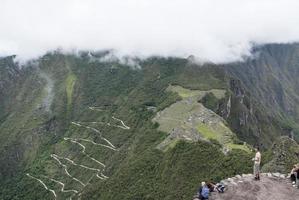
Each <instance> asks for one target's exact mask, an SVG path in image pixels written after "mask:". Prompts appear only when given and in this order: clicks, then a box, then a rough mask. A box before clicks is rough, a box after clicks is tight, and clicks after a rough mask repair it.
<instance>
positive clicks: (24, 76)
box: [0, 44, 299, 200]
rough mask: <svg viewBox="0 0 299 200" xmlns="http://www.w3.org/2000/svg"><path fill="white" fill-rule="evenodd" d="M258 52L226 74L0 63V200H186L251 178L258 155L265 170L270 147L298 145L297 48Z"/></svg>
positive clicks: (136, 65)
mask: <svg viewBox="0 0 299 200" xmlns="http://www.w3.org/2000/svg"><path fill="white" fill-rule="evenodd" d="M255 51H256V53H255V54H256V55H257V56H256V57H254V58H249V59H248V60H246V61H245V62H242V63H231V64H226V65H215V64H212V63H207V64H204V65H199V64H196V63H195V62H194V61H193V60H192V59H190V58H189V59H181V58H162V57H152V58H148V59H145V60H141V59H132V58H127V60H125V61H123V60H122V61H119V60H118V59H117V58H114V59H106V58H107V55H108V54H109V52H108V51H107V52H100V53H90V52H81V53H79V54H78V55H72V54H62V53H60V52H58V51H57V52H52V53H48V54H46V55H44V56H43V57H41V58H39V59H36V60H32V61H30V62H28V63H26V64H19V63H17V62H15V61H14V57H6V58H1V60H0V72H1V73H0V95H1V96H0V100H1V101H0V185H1V187H0V195H1V196H0V198H1V199H70V198H71V199H80V198H81V199H102V200H104V199H107V200H108V199H109V200H111V199H123V200H125V199H127V200H134V199H135V200H139V199H140V200H141V199H190V198H191V197H192V196H193V194H194V193H195V192H196V189H197V187H198V185H199V183H200V182H201V181H203V180H206V181H207V180H213V181H219V180H221V179H223V178H226V177H231V176H234V175H235V174H241V173H248V172H250V171H251V168H252V167H251V164H252V163H251V158H252V156H253V153H252V152H251V150H252V148H253V147H254V146H257V145H259V146H261V147H262V149H263V151H267V150H269V151H268V152H267V158H266V159H265V163H266V162H268V161H269V162H270V161H271V163H272V164H271V165H273V162H275V157H277V155H273V154H272V153H271V152H270V150H271V148H274V147H272V143H273V141H274V140H276V139H278V138H279V137H280V136H282V135H286V136H294V138H295V139H298V138H299V134H298V129H297V127H298V124H299V121H298V116H299V115H298V113H299V111H298V106H297V103H298V99H299V98H298V94H299V90H298V88H299V85H298V84H299V82H298V80H297V77H298V76H297V75H298V72H299V71H298V70H299V68H298V65H299V64H298V61H299V46H298V45H297V44H294V45H267V46H263V47H258V48H257V49H256V50H255ZM273 107H275V109H273ZM276 108H277V109H276ZM295 143H296V142H295ZM292 156H295V157H296V156H298V155H295V154H294V155H292ZM289 164H290V163H288V165H289ZM268 165H269V164H268ZM286 169H287V167H286V168H283V169H282V170H286Z"/></svg>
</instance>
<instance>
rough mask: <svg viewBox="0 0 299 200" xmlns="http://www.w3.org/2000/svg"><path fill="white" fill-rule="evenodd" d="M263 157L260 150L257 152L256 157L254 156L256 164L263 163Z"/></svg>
mask: <svg viewBox="0 0 299 200" xmlns="http://www.w3.org/2000/svg"><path fill="white" fill-rule="evenodd" d="M261 158H262V156H261V153H260V152H259V151H258V152H256V154H255V158H254V163H255V164H261Z"/></svg>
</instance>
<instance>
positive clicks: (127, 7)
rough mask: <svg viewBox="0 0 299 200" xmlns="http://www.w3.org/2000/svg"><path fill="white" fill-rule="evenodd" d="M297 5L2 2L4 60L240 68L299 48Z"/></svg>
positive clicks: (187, 0) (267, 0) (210, 0)
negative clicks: (147, 60) (257, 56)
mask: <svg viewBox="0 0 299 200" xmlns="http://www.w3.org/2000/svg"><path fill="white" fill-rule="evenodd" d="M298 8H299V1H297V0H42V1H40V0H0V55H9V54H17V55H18V56H19V57H20V58H25V59H27V58H33V57H36V56H40V55H42V54H44V53H45V52H46V51H49V50H53V49H56V48H58V47H59V48H63V49H66V50H70V49H82V50H103V49H114V50H115V51H117V52H118V55H134V56H140V57H147V56H152V55H160V56H179V57H187V56H189V55H194V56H195V57H197V58H199V59H202V60H209V61H212V62H215V63H221V62H231V61H235V60H240V59H241V58H242V56H244V55H249V54H250V48H251V44H253V43H255V44H264V43H289V42H294V41H298V40H299V26H298V24H299V15H298Z"/></svg>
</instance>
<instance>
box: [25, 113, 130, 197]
mask: <svg viewBox="0 0 299 200" xmlns="http://www.w3.org/2000/svg"><path fill="white" fill-rule="evenodd" d="M89 109H90V110H94V111H103V110H101V109H100V108H97V107H89ZM112 119H114V120H116V121H118V122H120V125H118V124H116V125H112V124H110V123H105V122H71V123H72V124H73V125H75V126H78V127H82V128H86V129H89V130H92V131H94V132H96V133H97V134H98V135H99V136H100V139H101V140H103V141H104V142H105V144H102V143H96V142H94V141H92V140H89V139H85V138H67V137H65V138H64V140H65V141H70V142H71V143H73V144H76V145H78V146H79V147H80V148H81V149H82V151H81V152H82V153H83V154H84V155H85V156H87V157H88V158H89V159H91V160H92V161H94V162H96V163H97V164H98V165H100V166H101V168H93V167H89V166H86V165H84V164H81V163H76V162H75V161H73V160H71V159H70V158H66V157H61V156H58V155H56V154H51V158H53V159H54V160H55V161H56V162H57V163H58V165H59V166H61V167H62V168H63V169H64V172H65V174H66V175H67V176H69V177H70V178H71V179H73V180H74V181H76V182H77V183H79V184H80V185H81V187H82V189H81V190H80V191H81V192H82V190H83V189H84V188H85V186H86V185H87V184H89V182H90V180H91V179H92V178H93V177H94V176H96V177H97V178H99V179H101V180H105V179H108V178H109V177H108V176H105V175H104V174H103V171H104V169H105V167H106V165H105V164H104V163H102V162H100V161H99V160H97V159H95V158H93V157H91V156H90V155H89V154H87V153H86V152H85V150H86V147H85V146H84V145H83V144H82V143H80V142H81V141H83V142H88V143H91V144H93V145H95V146H100V147H104V148H108V149H110V150H112V151H118V149H117V148H116V147H115V146H114V145H113V144H112V142H110V141H109V140H108V139H106V138H105V137H103V135H102V133H101V132H100V131H99V130H98V129H96V128H93V127H90V126H87V125H83V124H82V123H90V124H103V125H106V126H111V127H116V128H121V129H125V130H129V129H130V127H129V126H127V125H126V124H125V123H124V122H123V121H122V120H120V119H118V118H116V117H114V116H112ZM79 141H80V142H79ZM61 160H65V161H67V162H68V163H70V164H71V165H73V166H78V167H81V168H84V169H87V170H91V171H94V172H95V174H94V175H93V176H92V177H91V178H90V179H89V181H88V182H87V183H83V182H82V181H81V180H79V179H78V178H76V177H74V176H72V175H71V174H70V172H69V171H68V167H67V165H65V164H64V163H62V162H61ZM26 175H27V176H28V177H29V178H31V179H33V180H35V181H38V182H39V183H40V184H41V185H42V186H43V187H44V188H45V189H46V190H47V191H49V192H51V193H52V194H53V197H54V199H55V200H56V199H57V194H56V192H55V190H53V189H50V188H49V187H48V186H47V185H46V184H45V183H44V182H43V181H42V180H41V179H39V178H37V177H35V176H32V175H31V174H29V173H27V174H26ZM42 176H43V175H42ZM43 177H44V178H46V179H48V180H50V181H52V182H55V183H56V184H58V185H60V186H61V189H60V192H63V193H72V195H71V196H70V197H69V199H70V200H71V199H72V198H73V197H74V195H76V194H78V193H79V191H77V190H74V189H70V190H65V189H64V188H65V184H64V183H63V182H61V181H58V180H55V179H53V178H49V177H47V176H43ZM79 196H80V193H79Z"/></svg>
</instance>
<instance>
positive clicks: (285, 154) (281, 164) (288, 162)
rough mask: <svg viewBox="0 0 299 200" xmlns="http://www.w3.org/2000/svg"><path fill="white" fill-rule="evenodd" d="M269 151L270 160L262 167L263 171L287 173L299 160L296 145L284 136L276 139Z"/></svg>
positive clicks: (297, 146) (298, 150)
mask: <svg viewBox="0 0 299 200" xmlns="http://www.w3.org/2000/svg"><path fill="white" fill-rule="evenodd" d="M269 151H270V152H271V154H272V156H271V157H272V159H271V161H270V162H268V163H267V164H265V165H264V166H263V171H271V172H273V171H278V172H281V173H287V172H289V171H290V170H291V169H292V166H293V165H294V164H296V163H297V162H298V160H299V145H298V143H296V142H295V141H294V140H293V139H291V138H289V137H286V136H284V137H281V138H278V139H277V141H276V142H275V143H274V144H273V146H272V148H271V149H270V150H269Z"/></svg>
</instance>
